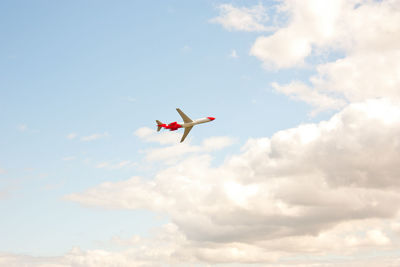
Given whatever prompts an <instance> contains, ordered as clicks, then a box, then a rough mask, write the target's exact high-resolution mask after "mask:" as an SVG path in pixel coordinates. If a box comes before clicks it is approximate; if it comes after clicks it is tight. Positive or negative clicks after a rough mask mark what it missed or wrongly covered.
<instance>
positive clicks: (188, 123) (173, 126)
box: [156, 108, 215, 143]
mask: <svg viewBox="0 0 400 267" xmlns="http://www.w3.org/2000/svg"><path fill="white" fill-rule="evenodd" d="M176 111H178V113H179V115H181V117H182V120H183V122H180V123H178V122H176V121H174V122H171V123H170V124H165V123H162V122H161V121H159V120H156V122H157V132H159V131H160V130H161V128H164V129H169V130H170V131H176V130H178V129H179V128H185V132H184V133H183V136H182V139H181V143H182V142H183V141H184V140H185V138H186V136H187V135H188V134H189V132H190V130H192V128H193V126H195V125H197V124H201V123H206V122H210V121H213V120H215V118H213V117H206V118H202V119H197V120H192V119H191V118H189V117H188V116H186V114H185V113H183V112H182V110H180V109H179V108H177V109H176Z"/></svg>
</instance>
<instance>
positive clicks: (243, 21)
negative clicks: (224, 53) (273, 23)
mask: <svg viewBox="0 0 400 267" xmlns="http://www.w3.org/2000/svg"><path fill="white" fill-rule="evenodd" d="M218 8H219V10H220V15H219V16H218V17H216V18H213V19H211V20H210V22H212V23H219V24H221V25H222V26H223V27H224V28H226V29H228V30H236V31H249V32H251V31H269V30H271V28H270V27H267V26H265V25H264V24H263V23H264V22H266V21H267V20H268V16H267V15H266V10H265V8H264V6H263V5H261V4H259V5H257V6H253V7H251V8H246V7H242V8H237V7H234V6H232V5H230V4H222V5H220V6H219V7H218Z"/></svg>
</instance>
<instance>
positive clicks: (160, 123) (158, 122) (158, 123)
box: [156, 120, 163, 132]
mask: <svg viewBox="0 0 400 267" xmlns="http://www.w3.org/2000/svg"><path fill="white" fill-rule="evenodd" d="M156 122H157V132H159V131H160V130H161V128H162V127H161V125H163V123H162V122H161V121H159V120H156Z"/></svg>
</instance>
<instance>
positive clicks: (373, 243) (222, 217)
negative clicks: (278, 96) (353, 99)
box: [67, 100, 400, 263]
mask: <svg viewBox="0 0 400 267" xmlns="http://www.w3.org/2000/svg"><path fill="white" fill-rule="evenodd" d="M399 133H400V108H399V106H397V105H394V104H393V103H391V102H390V101H389V100H371V101H368V102H365V103H358V104H351V105H350V106H349V107H347V108H345V109H344V110H343V111H342V112H340V113H339V114H337V115H335V116H333V117H332V118H331V119H330V120H329V121H323V122H321V123H318V124H307V125H301V126H299V127H297V128H293V129H288V130H284V131H280V132H278V133H276V134H275V135H274V136H272V137H271V138H270V139H269V138H261V139H252V140H249V141H248V143H247V144H246V145H245V146H244V147H243V151H242V153H241V154H239V155H236V156H233V157H230V158H228V159H227V160H226V161H225V162H224V163H223V164H222V165H221V166H219V167H211V157H210V156H209V155H207V154H201V153H200V154H193V155H188V156H186V157H185V159H184V160H182V161H180V162H179V164H173V165H171V166H170V167H168V168H166V169H163V170H162V171H159V172H158V173H157V174H156V175H155V178H154V180H148V179H142V178H140V177H134V178H131V179H129V180H126V181H121V182H115V183H110V182H107V183H103V184H101V185H99V186H96V187H94V188H91V189H88V190H87V191H86V192H83V193H75V194H71V195H69V196H68V197H67V199H69V200H72V201H77V202H79V203H82V204H84V205H94V206H102V207H106V208H123V209H150V210H153V211H155V212H160V213H165V214H167V215H168V216H169V217H170V218H171V221H172V223H173V225H174V227H176V229H177V232H178V233H179V236H183V237H184V240H185V242H184V243H183V245H182V246H181V247H180V246H179V247H177V248H176V249H177V251H175V252H174V254H172V255H175V254H178V255H182V254H183V255H185V257H184V258H187V259H192V260H194V261H204V262H214V263H215V262H270V261H274V260H278V261H284V260H285V259H286V257H289V258H290V257H291V256H296V255H297V256H299V255H302V254H303V253H311V255H312V254H314V253H315V254H318V253H325V254H327V255H328V256H327V257H328V258H329V255H334V254H335V253H344V252H346V253H356V252H359V251H364V250H368V249H373V250H374V251H376V250H378V249H379V248H380V247H382V248H383V249H396V248H397V249H398V248H399V243H398V242H397V241H396V240H395V239H393V238H392V234H390V232H387V231H390V229H389V228H387V227H386V225H387V224H388V222H391V220H392V219H393V218H395V216H396V214H397V212H399V210H400V204H397V203H400V193H398V192H399V191H398V188H399V187H400V182H399V181H398V179H397V174H398V173H400V169H399V168H400V167H399V164H398V161H397V159H398V158H400V150H398V149H397V148H398V146H397V144H400V137H399V136H400V134H399ZM220 141H221V140H219V141H216V140H212V139H209V140H206V141H204V143H203V145H202V146H200V147H203V149H204V151H207V150H206V149H205V147H214V146H215V145H214V142H217V143H219V142H220ZM188 146H189V147H190V148H191V149H193V147H192V146H190V145H188ZM159 160H168V159H167V158H164V159H163V157H160V158H159ZM383 229H385V230H383ZM388 229H389V230H388ZM177 235H178V234H177ZM178 244H179V243H178ZM185 248H190V250H188V249H185ZM172 255H170V257H172V258H174V257H175V256H172Z"/></svg>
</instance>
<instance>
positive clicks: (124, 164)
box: [96, 160, 137, 170]
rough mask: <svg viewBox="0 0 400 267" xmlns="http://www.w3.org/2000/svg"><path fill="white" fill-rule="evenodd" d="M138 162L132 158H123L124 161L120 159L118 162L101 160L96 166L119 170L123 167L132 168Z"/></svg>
mask: <svg viewBox="0 0 400 267" xmlns="http://www.w3.org/2000/svg"><path fill="white" fill-rule="evenodd" d="M136 165H137V164H136V163H135V162H133V161H130V160H123V161H118V162H108V161H105V162H101V163H99V164H97V165H96V168H98V169H109V170H118V169H122V168H130V167H134V166H136Z"/></svg>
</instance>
